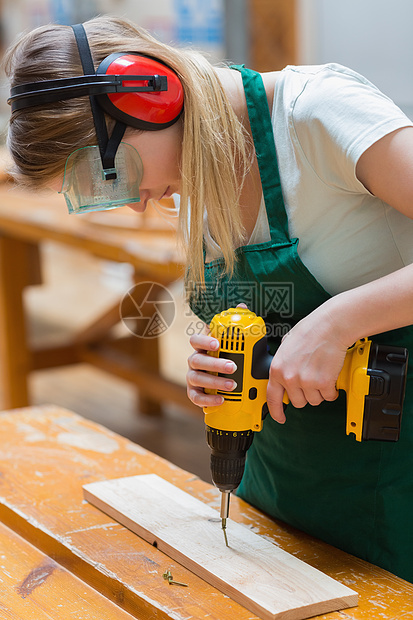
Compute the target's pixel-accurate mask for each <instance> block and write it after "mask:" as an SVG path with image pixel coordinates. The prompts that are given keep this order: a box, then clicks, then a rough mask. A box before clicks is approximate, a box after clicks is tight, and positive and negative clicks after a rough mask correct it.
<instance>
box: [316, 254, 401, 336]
mask: <svg viewBox="0 0 413 620" xmlns="http://www.w3.org/2000/svg"><path fill="white" fill-rule="evenodd" d="M323 310H324V311H325V312H327V313H328V315H329V316H330V318H331V321H332V323H333V324H334V325H335V326H336V329H337V337H338V339H339V340H340V341H341V342H342V343H345V344H346V345H347V346H350V345H351V344H352V343H353V342H355V341H356V340H357V339H358V338H363V337H366V336H373V335H374V334H379V333H382V332H386V331H390V330H392V329H397V328H399V327H405V326H407V325H413V264H412V265H407V266H406V267H403V268H402V269H399V270H398V271H395V272H394V273H391V274H389V275H387V276H384V277H382V278H379V279H378V280H374V281H372V282H369V283H368V284H364V285H362V286H359V287H357V288H355V289H351V290H349V291H344V292H343V293H340V294H338V295H336V296H334V297H333V298H331V299H330V300H328V301H327V302H326V303H325V304H324V308H323Z"/></svg>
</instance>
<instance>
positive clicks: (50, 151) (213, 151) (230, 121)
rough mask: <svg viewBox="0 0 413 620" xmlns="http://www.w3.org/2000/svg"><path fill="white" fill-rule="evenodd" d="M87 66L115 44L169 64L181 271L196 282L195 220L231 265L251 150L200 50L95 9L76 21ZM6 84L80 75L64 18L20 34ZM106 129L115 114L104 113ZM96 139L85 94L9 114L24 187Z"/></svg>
mask: <svg viewBox="0 0 413 620" xmlns="http://www.w3.org/2000/svg"><path fill="white" fill-rule="evenodd" d="M84 27H85V30H86V33H87V37H88V41H89V45H90V49H91V52H92V57H93V61H94V64H95V67H97V66H98V65H99V64H100V63H101V61H102V60H103V59H104V58H105V57H106V56H108V55H109V54H111V53H113V52H141V53H144V54H148V55H150V56H154V57H156V58H159V59H160V60H162V61H164V62H165V63H166V64H168V65H169V66H170V67H172V68H173V69H174V70H175V71H176V73H177V74H178V76H179V78H180V80H181V83H182V86H183V89H184V113H183V116H182V122H183V141H182V161H181V177H182V179H181V201H180V216H179V221H180V223H179V229H180V234H181V239H182V240H183V247H184V248H185V251H186V256H187V265H188V267H189V271H188V273H189V278H190V280H191V281H192V282H195V283H196V284H197V286H200V288H202V286H203V284H204V260H203V218H204V211H205V209H206V212H207V221H208V227H209V231H210V234H211V236H212V237H213V238H214V240H215V241H216V243H217V244H218V245H219V246H220V248H221V251H222V254H223V257H224V264H225V271H226V272H227V273H229V274H232V273H233V270H234V266H235V254H234V247H236V246H237V245H240V244H241V243H242V242H243V240H244V229H243V226H242V222H241V216H240V209H239V197H240V193H241V189H242V184H243V181H244V178H245V176H246V174H247V172H248V169H249V162H250V160H251V149H250V147H249V142H248V138H247V134H246V132H245V130H244V128H243V125H242V124H241V122H240V121H239V120H238V118H237V116H236V114H235V112H234V111H233V109H232V106H231V105H230V103H229V101H228V99H227V97H226V94H225V92H224V89H223V88H222V85H221V83H220V81H219V79H218V77H217V74H216V71H215V69H214V67H213V66H212V65H211V63H210V62H209V61H208V60H207V59H206V58H205V57H204V56H203V55H202V54H200V53H198V52H196V51H193V50H189V49H179V48H174V47H171V46H169V45H166V44H164V43H161V42H159V41H157V40H156V39H154V38H153V37H152V36H151V35H150V34H149V33H148V32H146V31H145V30H143V29H141V28H139V27H137V26H136V25H134V24H132V23H131V22H129V21H127V20H125V19H120V18H117V17H112V16H101V17H97V18H94V19H91V20H89V21H87V22H85V23H84ZM4 63H5V70H6V74H7V76H8V77H9V79H10V82H11V85H12V86H17V85H19V84H24V83H27V82H35V81H40V80H52V79H58V78H61V77H70V76H74V75H82V73H83V71H82V67H81V61H80V58H79V53H78V50H77V46H76V42H75V38H74V35H73V31H72V29H71V28H70V27H69V26H61V25H56V24H50V25H47V26H42V27H40V28H36V29H35V30H33V31H31V32H30V33H28V34H25V35H23V36H22V37H21V38H20V40H18V41H17V42H16V43H15V44H14V45H13V46H12V47H11V48H10V49H9V50H8V51H7V52H6V55H5V60H4ZM107 123H108V129H109V131H111V129H112V127H113V125H114V120H113V119H112V118H110V117H107ZM96 142H97V138H96V133H95V128H94V124H93V118H92V114H91V111H90V104H89V99H88V97H79V98H77V99H69V100H67V101H59V102H57V103H56V104H54V105H50V104H49V105H47V106H42V107H41V106H38V107H36V108H35V109H33V110H29V111H26V110H22V111H17V112H15V113H13V115H12V117H11V119H10V123H9V132H8V146H9V149H10V152H11V154H12V157H13V161H14V169H13V170H12V173H13V175H14V177H15V179H16V180H17V181H18V182H20V183H21V184H23V185H25V186H26V187H30V188H39V187H42V186H45V185H46V184H47V182H50V181H51V180H52V179H54V178H56V177H58V176H63V170H64V165H65V162H66V159H67V157H68V156H69V155H70V154H71V153H72V152H73V151H74V150H75V149H78V148H81V147H85V146H90V145H92V144H96Z"/></svg>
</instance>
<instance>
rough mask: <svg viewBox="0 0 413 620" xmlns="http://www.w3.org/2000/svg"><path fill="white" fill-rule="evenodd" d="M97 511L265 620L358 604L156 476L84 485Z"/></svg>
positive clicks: (315, 573)
mask: <svg viewBox="0 0 413 620" xmlns="http://www.w3.org/2000/svg"><path fill="white" fill-rule="evenodd" d="M83 489H84V497H85V499H87V500H88V501H89V502H90V503H92V504H93V505H94V506H96V507H97V508H100V509H101V510H102V511H103V512H105V513H106V514H108V515H109V516H111V517H113V518H115V519H116V520H117V521H119V522H120V523H122V524H123V525H125V526H126V527H127V528H128V529H130V530H132V531H133V532H135V533H136V534H138V535H139V536H140V537H142V538H144V539H145V540H147V541H148V542H150V543H151V544H152V545H154V546H156V547H157V548H158V549H160V550H161V551H163V552H164V553H166V554H167V555H169V556H170V557H171V558H173V559H174V560H176V561H178V562H180V563H181V564H182V565H183V566H185V567H186V568H188V569H190V570H191V571H193V572H194V573H196V574H197V575H199V576H200V577H202V578H203V579H205V580H206V581H207V582H208V583H210V584H211V585H213V586H214V587H216V588H218V589H219V590H221V591H222V592H223V593H224V594H226V595H228V596H230V597H231V598H233V599H234V600H236V601H237V602H239V603H241V604H242V605H244V606H245V607H246V608H247V609H249V610H250V611H252V612H253V613H255V614H257V615H258V616H260V617H261V618H263V619H264V620H274V619H275V618H283V619H286V618H288V619H289V620H301V619H303V618H309V617H310V616H314V615H316V614H320V613H326V612H328V611H335V610H338V609H343V608H345V607H352V606H354V605H356V604H357V594H356V593H355V592H354V591H352V590H350V589H349V588H347V587H346V586H344V585H342V584H341V583H338V582H337V581H335V580H333V579H331V577H328V576H327V575H324V574H323V573H321V572H320V571H318V570H316V569H314V568H312V567H311V566H309V565H307V564H305V563H304V562H302V561H301V560H298V559H297V558H295V557H294V556H292V555H290V554H289V553H286V552H285V551H283V550H282V549H280V548H279V547H276V546H275V545H273V544H272V543H271V542H269V541H267V540H265V539H264V538H262V537H260V536H258V535H257V534H254V533H253V532H251V530H249V529H247V528H245V527H243V526H242V525H240V524H238V523H236V522H235V521H232V520H229V521H228V530H227V531H228V539H229V541H230V548H227V547H226V546H225V544H224V542H223V536H222V531H221V524H220V518H219V514H218V513H217V511H215V510H213V509H212V508H210V507H209V506H207V505H206V504H203V503H202V502H200V501H199V500H197V499H195V498H194V497H191V496H190V495H188V494H187V493H185V492H184V491H181V490H180V489H177V488H176V487H175V486H173V485H171V484H170V483H169V482H167V481H165V480H163V479H162V478H160V477H159V476H157V475H156V474H149V475H142V476H132V477H127V478H120V479H115V480H107V481H103V482H95V483H91V484H87V485H84V487H83Z"/></svg>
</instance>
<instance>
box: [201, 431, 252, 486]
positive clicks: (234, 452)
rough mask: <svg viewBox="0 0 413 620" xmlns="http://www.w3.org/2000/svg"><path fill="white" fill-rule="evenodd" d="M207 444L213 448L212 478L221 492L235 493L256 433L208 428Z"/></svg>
mask: <svg viewBox="0 0 413 620" xmlns="http://www.w3.org/2000/svg"><path fill="white" fill-rule="evenodd" d="M206 437H207V443H208V445H209V447H210V448H211V476H212V481H213V483H214V485H215V486H216V487H217V488H218V489H219V490H220V491H227V492H228V491H234V490H235V489H236V488H237V487H238V486H239V484H240V482H241V478H242V476H243V474H244V468H245V457H246V454H247V450H248V449H249V448H250V446H251V444H252V440H253V439H254V433H253V432H252V430H250V429H249V430H246V431H236V432H232V431H223V430H220V429H216V428H212V427H210V426H207V427H206Z"/></svg>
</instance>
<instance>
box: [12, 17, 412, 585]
mask: <svg viewBox="0 0 413 620" xmlns="http://www.w3.org/2000/svg"><path fill="white" fill-rule="evenodd" d="M84 27H85V30H86V33H87V39H88V43H89V45H90V49H91V52H92V56H93V64H94V68H95V69H96V68H97V67H98V66H99V65H100V63H102V61H103V64H105V63H104V61H105V58H106V57H107V56H108V55H110V54H112V53H113V52H119V53H126V52H138V53H143V54H147V55H149V56H150V57H154V58H156V59H158V60H160V61H161V62H163V63H166V65H168V67H170V68H171V69H172V70H173V72H174V73H175V74H176V75H177V76H178V77H179V81H180V83H181V86H182V93H183V108H182V109H181V110H179V112H178V113H177V115H176V117H174V119H173V122H172V124H170V125H169V126H168V127H166V128H162V129H159V130H157V131H151V130H144V131H142V130H141V129H139V128H138V129H137V128H136V127H137V126H136V125H135V124H134V123H135V119H134V118H132V119H131V120H130V122H126V130H125V133H124V134H122V135H123V143H126V144H128V145H131V146H133V147H134V148H135V149H136V151H137V152H138V153H139V156H140V160H141V163H142V166H143V174H141V176H140V178H139V186H140V190H139V192H140V195H139V197H137V196H135V197H133V196H132V199H133V200H134V201H135V205H134V206H133V208H135V209H137V210H143V209H144V208H145V207H146V203H147V201H148V200H149V199H155V200H156V199H159V198H160V197H162V196H165V195H170V194H172V193H178V194H180V196H181V197H180V204H181V207H180V226H181V235H182V237H183V239H184V245H185V247H186V249H187V260H188V272H187V286H188V290H190V292H191V303H192V307H193V309H194V310H195V312H196V313H197V314H198V315H199V316H200V317H201V318H202V319H203V320H204V321H206V322H208V321H209V320H210V319H211V318H212V316H213V314H215V312H217V311H221V310H223V309H226V308H227V307H229V306H234V305H237V304H238V303H241V302H247V303H248V306H249V307H250V308H251V309H252V310H254V311H256V312H257V313H259V314H261V315H263V316H264V318H265V320H266V322H267V324H268V326H269V328H270V333H272V334H273V337H272V338H271V339H270V347H271V349H272V352H273V353H275V352H276V355H275V356H274V360H273V363H272V366H271V370H270V381H269V385H268V405H269V410H270V414H271V416H268V417H267V419H266V421H265V425H264V430H263V431H262V432H261V433H259V434H257V436H256V438H255V440H254V443H253V446H252V447H251V449H250V450H249V452H248V458H247V467H246V471H245V475H244V478H243V481H242V483H241V486H240V488H239V494H240V495H241V496H242V497H244V498H245V499H246V500H247V501H249V502H251V503H253V504H254V505H256V506H258V507H259V508H261V509H262V510H264V511H266V512H268V513H269V514H271V515H272V516H274V517H276V518H280V519H283V520H285V521H287V522H288V523H290V524H292V525H294V526H296V527H299V528H301V529H303V530H305V531H307V532H309V533H311V534H312V535H314V536H317V537H319V538H322V539H324V540H326V541H327V542H329V543H331V544H333V545H336V546H338V547H341V548H342V549H345V550H347V551H349V552H351V553H353V554H355V555H357V556H359V557H362V558H365V559H367V560H369V561H371V562H373V563H376V564H378V565H380V566H383V567H384V568H387V569H388V570H390V571H392V572H394V573H396V574H398V575H400V576H401V577H404V578H405V579H409V580H411V581H413V562H412V560H411V558H412V556H413V538H412V534H411V526H410V513H411V511H412V508H413V474H412V472H413V422H412V416H413V411H412V409H413V399H412V393H411V389H412V388H411V371H410V373H409V379H408V385H407V392H406V400H405V411H404V419H403V424H402V430H401V438H400V440H399V441H398V442H397V443H382V442H377V443H376V442H369V443H358V442H356V441H355V440H354V439H353V438H351V437H347V436H346V435H345V425H344V420H345V399H343V398H342V397H339V398H337V396H338V394H337V391H336V388H335V382H336V379H337V377H338V374H339V372H340V369H341V367H342V363H343V360H344V356H345V353H346V350H347V348H348V347H349V346H351V345H352V344H353V343H354V342H355V341H356V340H357V339H358V338H361V337H365V336H373V337H374V340H376V341H377V342H381V343H384V344H388V345H391V344H394V345H397V346H404V347H407V348H413V331H412V328H411V327H410V325H411V324H412V323H413V309H412V308H413V304H412V300H413V288H412V285H411V282H412V276H413V267H412V265H411V263H412V262H413V244H412V243H411V239H412V234H413V220H412V219H411V218H412V217H413V174H412V170H413V128H412V123H411V121H410V120H409V119H408V118H407V117H406V116H405V115H404V114H403V113H402V112H401V111H400V110H399V109H398V108H397V107H396V106H395V105H394V104H393V102H391V101H390V100H389V99H388V98H387V97H385V96H384V95H383V94H382V93H380V92H379V91H378V90H377V89H376V88H375V87H374V86H373V85H372V84H370V83H369V82H368V81H367V80H366V79H364V78H363V77H362V76H360V75H358V74H356V73H354V72H352V71H351V70H349V69H346V68H344V67H341V66H338V65H326V66H319V67H318V66H317V67H287V68H286V69H285V70H284V71H283V72H271V73H267V74H264V75H262V76H260V74H257V73H255V72H253V71H250V70H248V69H245V68H242V67H234V68H233V69H230V68H225V67H222V68H213V67H211V65H209V63H207V62H206V61H205V60H204V59H203V58H202V57H201V56H199V55H197V54H194V53H193V52H187V51H184V50H176V49H173V48H171V47H169V46H166V45H163V44H160V43H158V42H157V41H155V40H154V39H153V38H152V37H150V36H149V35H148V34H147V33H144V32H142V31H141V30H139V29H137V28H136V27H134V26H133V25H131V24H130V23H126V22H124V21H121V20H118V19H115V18H98V19H95V20H91V21H90V22H87V23H86V24H84ZM79 52H80V47H79V44H78V46H76V41H75V38H74V36H73V32H72V31H71V29H70V28H67V27H62V26H47V27H44V28H40V29H38V30H36V31H34V32H33V33H30V34H29V35H27V36H26V37H23V39H22V40H21V41H20V42H18V43H17V44H16V46H14V47H13V48H12V49H11V50H10V51H9V52H8V54H7V57H6V68H7V72H8V75H9V77H10V79H11V83H12V86H13V87H14V88H15V87H16V86H18V85H24V84H27V83H28V82H38V81H41V80H45V79H46V80H55V79H57V78H63V77H66V76H78V75H81V74H82V66H81V64H80V60H79ZM106 64H107V63H106ZM105 70H106V69H105ZM83 72H84V71H83ZM137 96H139V95H137ZM19 97H20V95H19V94H17V99H18V98H19ZM12 104H13V101H12ZM147 105H148V106H149V107H150V106H151V104H147ZM115 116H116V112H115ZM132 116H133V117H134V114H132ZM117 122H119V119H118V121H117ZM106 124H107V127H108V131H109V134H111V135H113V134H114V133H115V131H114V129H113V127H114V125H115V127H116V124H115V121H114V118H113V117H112V115H111V114H109V115H106ZM97 131H98V129H97V128H96V122H95V124H94V123H93V118H92V114H91V111H90V107H89V101H88V98H87V97H85V96H79V97H77V98H74V99H69V100H65V101H58V103H53V104H51V103H48V104H47V105H46V104H44V105H37V106H36V107H34V108H31V109H30V108H29V109H21V110H15V111H13V114H12V118H11V123H10V130H9V139H8V141H9V146H10V149H11V152H12V154H13V158H14V161H15V166H16V175H17V177H18V178H19V179H20V180H22V181H24V182H25V183H26V184H28V185H29V186H31V187H45V186H46V187H53V188H55V189H60V188H61V186H62V181H63V177H64V175H65V165H66V161H67V160H68V166H69V171H68V170H67V169H66V174H67V173H69V175H70V171H71V169H72V168H71V167H70V161H71V160H70V159H69V158H70V156H71V155H72V153H73V151H75V150H76V149H80V148H85V147H89V146H92V145H96V143H97V137H96V132H97ZM120 133H121V132H120ZM98 138H99V136H98ZM104 150H105V149H103V151H104ZM101 155H102V150H101ZM102 167H103V171H104V172H105V171H106V172H108V171H110V170H112V168H110V166H108V168H107V170H105V165H104V163H103V155H102ZM73 168H75V167H74V166H73ZM115 168H116V166H115ZM115 168H114V169H115ZM119 169H120V168H119V167H118V169H117V171H118V173H119ZM74 176H76V174H75V175H74ZM65 178H66V177H65ZM128 198H130V196H128ZM138 198H139V199H140V202H136V201H137V199H138ZM125 200H126V199H125ZM189 205H190V208H189ZM112 206H113V205H112ZM280 291H284V292H285V291H287V293H288V303H287V306H286V305H285V304H284V305H282V304H280V303H279V302H277V299H279V296H277V294H278V293H279V292H280ZM274 300H275V302H274ZM279 326H281V327H283V326H284V327H285V326H288V328H289V332H288V336H286V337H284V338H283V339H282V342H280V337H279V335H280V330H277V329H276V328H277V327H279ZM271 328H273V329H271ZM281 331H282V330H281ZM191 343H192V346H193V348H194V349H195V352H194V354H193V355H191V357H190V358H189V371H188V376H187V382H188V395H189V398H190V399H191V400H192V401H193V402H194V403H195V404H197V405H199V406H200V407H203V406H207V405H213V404H217V403H220V402H222V398H221V397H219V396H216V395H215V396H214V395H211V394H206V393H205V391H204V389H205V388H220V389H226V390H231V389H233V388H234V384H233V382H231V381H230V380H229V379H228V378H224V377H219V376H214V375H212V374H209V373H208V372H206V371H215V372H216V371H218V372H220V373H226V374H230V373H231V369H230V370H228V369H227V368H226V367H225V364H226V362H225V360H223V359H217V358H213V357H210V356H208V355H207V352H208V351H210V350H214V349H216V348H217V347H218V342H217V341H216V340H215V339H214V338H211V337H209V336H207V335H203V334H199V335H195V336H193V337H192V338H191ZM232 370H234V368H232ZM285 390H286V391H287V393H288V396H289V398H290V401H291V404H290V405H289V407H288V408H287V411H286V413H285V414H284V410H283V406H282V397H283V394H284V391H285ZM284 422H286V423H285V424H284Z"/></svg>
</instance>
